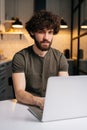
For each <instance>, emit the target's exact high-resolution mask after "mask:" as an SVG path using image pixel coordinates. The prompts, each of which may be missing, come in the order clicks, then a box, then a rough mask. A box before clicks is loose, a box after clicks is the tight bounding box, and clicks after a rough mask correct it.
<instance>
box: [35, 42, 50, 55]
mask: <svg viewBox="0 0 87 130" xmlns="http://www.w3.org/2000/svg"><path fill="white" fill-rule="evenodd" d="M33 51H34V52H35V53H36V54H37V55H38V56H40V57H44V56H45V55H46V53H47V52H48V51H41V50H40V49H39V48H37V46H36V45H35V44H34V45H33Z"/></svg>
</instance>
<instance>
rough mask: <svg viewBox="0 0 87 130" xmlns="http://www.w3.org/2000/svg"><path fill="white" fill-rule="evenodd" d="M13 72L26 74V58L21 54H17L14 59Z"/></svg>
mask: <svg viewBox="0 0 87 130" xmlns="http://www.w3.org/2000/svg"><path fill="white" fill-rule="evenodd" d="M12 72H13V73H18V72H24V56H23V55H22V54H21V53H16V54H15V55H14V57H13V60H12Z"/></svg>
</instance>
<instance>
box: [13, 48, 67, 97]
mask: <svg viewBox="0 0 87 130" xmlns="http://www.w3.org/2000/svg"><path fill="white" fill-rule="evenodd" d="M12 71H13V73H21V72H24V73H25V77H26V91H29V92H31V93H32V94H35V95H38V96H45V92H46V84H47V79H48V77H50V76H57V75H58V72H59V71H68V63H67V60H66V58H65V56H64V55H63V54H62V53H61V52H60V51H58V50H56V49H54V48H50V49H49V50H48V52H47V53H46V55H45V57H40V56H38V55H37V54H36V53H35V52H34V51H33V48H32V46H30V47H28V48H24V49H23V50H21V51H19V52H17V53H16V54H15V55H14V57H13V60H12ZM53 87H54V89H55V86H53Z"/></svg>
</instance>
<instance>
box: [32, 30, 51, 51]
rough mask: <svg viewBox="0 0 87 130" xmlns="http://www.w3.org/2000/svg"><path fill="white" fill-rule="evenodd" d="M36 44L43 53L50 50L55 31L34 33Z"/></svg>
mask: <svg viewBox="0 0 87 130" xmlns="http://www.w3.org/2000/svg"><path fill="white" fill-rule="evenodd" d="M33 35H34V40H35V44H36V46H37V48H38V49H40V50H41V51H47V50H49V49H50V47H51V44H52V40H53V29H50V30H47V29H44V30H39V31H38V32H36V33H34V34H33Z"/></svg>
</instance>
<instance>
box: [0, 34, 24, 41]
mask: <svg viewBox="0 0 87 130" xmlns="http://www.w3.org/2000/svg"><path fill="white" fill-rule="evenodd" d="M9 34H11V35H13V34H14V35H19V37H20V39H22V35H23V32H0V35H1V40H3V35H9Z"/></svg>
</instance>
